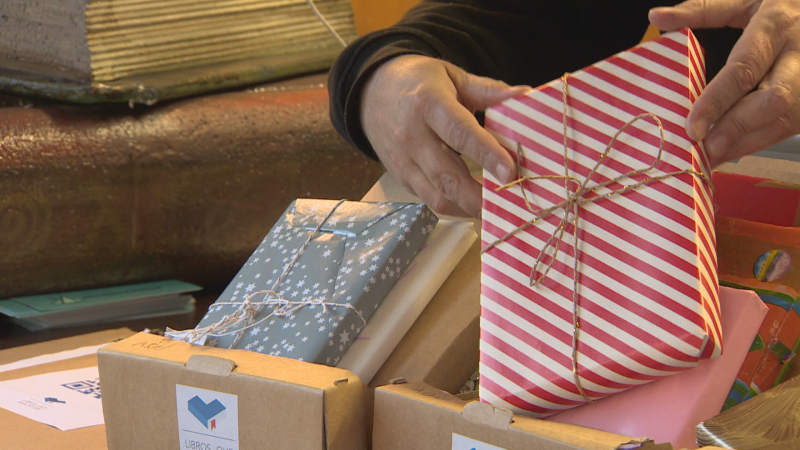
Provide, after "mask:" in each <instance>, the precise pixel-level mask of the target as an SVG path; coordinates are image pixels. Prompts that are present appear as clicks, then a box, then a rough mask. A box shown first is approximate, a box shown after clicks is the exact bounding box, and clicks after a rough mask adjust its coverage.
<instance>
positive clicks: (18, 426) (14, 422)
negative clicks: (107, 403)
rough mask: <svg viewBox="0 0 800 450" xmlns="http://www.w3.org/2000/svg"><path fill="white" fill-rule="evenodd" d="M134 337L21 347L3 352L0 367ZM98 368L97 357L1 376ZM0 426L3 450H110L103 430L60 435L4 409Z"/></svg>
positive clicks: (104, 334)
mask: <svg viewBox="0 0 800 450" xmlns="http://www.w3.org/2000/svg"><path fill="white" fill-rule="evenodd" d="M132 334H133V331H131V330H129V329H127V328H121V329H115V330H105V331H99V332H96V333H90V334H85V335H80V336H73V337H68V338H63V339H57V340H53V341H48V342H41V343H38V344H31V345H23V346H21V347H15V348H10V349H6V350H2V351H0V364H8V363H12V362H16V361H20V360H23V359H27V358H33V357H36V356H41V355H49V354H52V353H58V352H61V351H65V350H73V349H76V348H80V347H85V346H90V345H100V344H103V343H105V342H111V341H112V340H114V339H117V338H120V337H126V336H130V335H132ZM96 365H97V357H96V356H95V355H86V356H81V357H78V358H70V359H65V360H61V361H54V362H50V363H46V364H39V365H35V366H31V367H26V368H22V369H17V370H12V371H9V372H3V373H0V381H5V380H15V379H18V378H24V377H30V376H34V375H40V374H44V373H51V372H58V371H62V370H71V369H80V368H84V367H91V366H96ZM0 424H2V432H0V448H3V449H6V448H8V449H14V450H42V449H47V450H74V449H81V450H105V449H106V448H107V447H106V432H105V427H103V426H95V427H87V428H79V429H76V430H70V431H61V430H59V429H57V428H53V427H51V426H48V425H45V424H42V423H39V422H36V421H35V420H31V419H28V418H27V417H23V416H20V415H18V414H14V413H12V412H10V411H7V410H5V409H2V408H0Z"/></svg>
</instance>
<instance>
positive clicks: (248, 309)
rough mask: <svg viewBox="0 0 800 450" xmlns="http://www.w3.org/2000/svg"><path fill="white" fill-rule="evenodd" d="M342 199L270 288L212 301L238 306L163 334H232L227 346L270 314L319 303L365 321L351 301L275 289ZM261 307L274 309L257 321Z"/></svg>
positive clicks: (199, 337)
mask: <svg viewBox="0 0 800 450" xmlns="http://www.w3.org/2000/svg"><path fill="white" fill-rule="evenodd" d="M344 202H345V200H339V202H338V203H336V205H335V206H334V207H333V208H332V209H331V210H330V211H329V212H328V214H327V215H326V216H325V218H324V219H322V221H320V223H319V224H318V225H317V227H316V228H315V229H314V230H313V231H311V232H310V233H309V235H308V239H306V242H305V243H304V244H303V246H302V247H301V248H300V250H298V251H297V253H295V255H294V257H293V258H292V260H291V261H289V263H288V264H287V265H286V267H285V268H284V270H283V273H281V275H280V276H279V277H278V279H277V280H276V281H275V283H274V284H273V285H272V287H271V288H270V289H263V290H260V291H255V292H253V293H251V294H249V295H248V296H247V297H246V298H245V300H244V301H243V302H216V303H214V305H212V306H215V305H239V307H238V308H237V309H236V310H235V311H234V312H233V313H231V314H226V315H224V316H222V318H221V319H220V320H219V321H217V322H215V323H213V324H211V325H208V326H206V327H202V328H195V329H193V330H183V331H178V330H173V329H171V328H167V331H166V333H164V334H165V336H167V337H170V338H173V339H177V340H181V341H185V342H190V343H200V342H204V340H205V338H206V337H209V336H210V337H223V336H230V335H234V334H235V335H236V337H235V338H234V340H233V342H232V343H231V345H230V346H229V348H234V347H235V346H236V344H238V343H239V340H240V339H241V338H242V336H243V335H244V332H245V331H247V330H248V329H250V328H253V327H255V326H258V325H259V324H261V323H262V322H264V321H266V320H267V319H269V318H270V317H288V316H291V315H293V314H294V313H296V312H297V311H299V310H300V309H302V308H304V307H306V306H322V309H323V311H325V312H326V313H327V312H328V308H329V307H330V308H346V309H350V310H352V311H353V312H355V313H356V315H358V317H359V318H360V319H361V321H362V322H363V323H364V325H366V324H367V321H366V319H364V315H363V314H362V313H361V311H359V310H358V309H356V308H355V307H354V306H353V305H351V304H349V303H348V304H344V303H334V302H325V301H322V300H321V299H319V298H314V299H310V300H300V301H295V300H287V299H285V298H282V297H281V295H280V294H279V293H278V288H279V287H280V285H281V284H282V283H283V280H284V278H286V276H287V275H288V274H289V272H291V271H292V268H293V267H294V265H295V263H297V260H298V259H300V255H302V254H303V252H304V251H305V250H306V248H308V245H309V244H310V243H311V241H312V240H313V239H314V237H315V236H316V235H317V233H319V231H320V230H321V229H322V226H323V225H324V224H325V222H327V221H328V219H330V218H331V216H332V215H333V213H334V212H335V211H336V209H337V208H339V206H341V204H342V203H344ZM260 294H264V300H261V301H254V300H253V297H254V296H256V295H260ZM265 306H276V308H275V309H274V310H273V311H272V312H271V313H270V314H268V315H266V316H264V317H262V318H261V319H259V320H257V321H256V320H255V318H256V315H257V314H258V312H259V311H261V309H262V308H264V307H265Z"/></svg>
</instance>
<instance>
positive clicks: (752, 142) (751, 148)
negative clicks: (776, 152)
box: [709, 111, 800, 166]
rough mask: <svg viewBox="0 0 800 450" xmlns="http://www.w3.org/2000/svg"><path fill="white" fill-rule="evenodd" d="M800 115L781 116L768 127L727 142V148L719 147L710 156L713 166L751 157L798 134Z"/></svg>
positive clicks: (794, 113)
mask: <svg viewBox="0 0 800 450" xmlns="http://www.w3.org/2000/svg"><path fill="white" fill-rule="evenodd" d="M798 123H800V115H798V114H797V113H796V111H794V112H793V113H792V114H790V115H787V116H781V117H779V118H778V119H777V120H773V121H771V122H770V123H768V124H767V125H765V126H763V127H761V128H759V129H757V130H754V131H752V132H750V133H747V134H745V135H743V136H742V137H741V138H739V139H736V140H732V141H727V142H726V144H725V145H726V146H725V147H718V148H717V152H716V154H715V155H713V156H712V155H711V154H709V157H710V159H711V165H712V166H716V165H718V164H721V163H724V162H726V161H730V160H732V159H736V158H739V157H742V156H744V155H749V154H751V153H754V152H756V151H758V150H761V149H763V148H764V147H767V146H770V145H772V144H776V143H778V142H780V141H782V140H784V139H787V138H789V137H791V136H792V135H793V134H795V133H796V132H797V129H798V126H797V125H798Z"/></svg>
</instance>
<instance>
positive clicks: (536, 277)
mask: <svg viewBox="0 0 800 450" xmlns="http://www.w3.org/2000/svg"><path fill="white" fill-rule="evenodd" d="M568 78H569V73H565V74H564V75H563V76H562V77H561V81H562V83H563V90H562V100H563V103H564V112H563V115H562V123H563V126H564V175H541V176H525V177H520V178H518V179H516V180H514V181H512V182H510V183H507V184H504V185H502V186H500V187H498V188H497V189H496V191H498V192H499V191H501V190H505V189H510V188H512V187H514V186H519V188H520V192H521V193H522V198H523V200H524V201H525V207H526V208H527V209H528V210H529V211H531V212H532V213H533V214H534V215H535V216H536V217H534V218H533V219H532V220H530V221H528V222H525V223H523V224H522V225H520V226H519V227H517V228H516V229H514V230H512V231H510V232H509V233H506V234H505V235H504V236H503V237H501V238H499V239H497V240H495V241H494V242H492V243H491V244H489V245H488V246H486V248H484V249H483V250H481V253H485V252H487V251H489V250H490V249H492V248H494V247H495V246H497V245H498V244H500V243H502V242H505V241H506V240H508V239H509V238H511V237H512V236H514V235H516V234H517V233H519V232H520V231H522V230H525V229H526V228H528V227H529V226H533V225H536V223H537V222H539V221H541V220H544V219H547V218H548V217H550V216H551V215H553V214H555V213H556V212H557V211H560V210H561V209H563V210H564V216H563V217H562V218H561V221H560V222H559V224H558V226H557V227H556V229H555V231H553V234H552V235H551V236H550V238H549V239H548V240H547V242H545V244H544V247H543V248H542V250H541V251H540V252H539V256H538V257H537V258H536V261H535V262H534V264H533V267H532V268H531V275H530V285H531V287H536V286H539V284H540V283H541V282H542V281H543V280H545V279H546V278H547V275H548V273H549V272H550V269H552V268H553V265H554V264H555V262H556V258H557V257H558V253H559V251H560V249H561V243H562V242H563V238H564V232H565V229H566V227H567V224H568V222H569V217H570V216H571V217H572V221H571V223H572V227H573V233H574V235H575V243H574V244H573V253H574V255H573V261H574V264H573V267H572V270H573V272H572V274H573V277H572V280H573V289H572V306H573V309H572V325H573V332H572V375H573V378H574V381H575V387H576V388H577V389H578V392H579V393H580V395H581V396H582V397H583V399H584V400H586V401H587V402H593V401H594V400H593V399H591V398H589V396H588V395H587V394H586V392H585V391H584V389H583V386H582V384H581V377H580V375H579V373H578V354H579V342H580V329H581V322H580V294H579V290H578V288H579V278H578V267H579V266H578V261H579V256H580V249H579V244H580V237H579V234H578V218H579V212H580V208H582V207H585V206H586V205H589V204H592V203H595V202H598V201H600V200H603V199H610V198H613V197H615V196H618V195H623V194H625V193H627V192H629V191H632V190H636V189H638V188H640V187H642V186H646V185H649V184H651V183H654V182H657V181H661V180H664V179H667V178H671V177H674V176H677V175H682V174H690V175H692V176H694V177H696V178H698V179H699V180H700V181H702V182H704V183H706V184H707V185H708V186H709V187H712V188H713V186H712V184H711V178H710V176H709V175H708V174H707V173H706V172H705V166H704V165H703V164H700V167H701V168H702V170H703V172H698V171H695V170H692V169H687V170H679V171H674V172H669V173H665V174H662V175H657V176H648V178H645V179H644V180H642V181H639V182H636V183H633V184H629V185H623V186H622V187H621V188H618V189H614V190H611V191H610V192H608V193H606V194H603V195H599V194H597V191H598V190H599V189H603V188H607V187H608V186H610V185H612V184H615V183H617V184H622V180H624V179H625V178H632V177H634V176H637V175H641V174H646V173H647V172H649V171H651V170H653V169H655V168H656V166H657V165H658V163H660V162H661V157H662V154H663V152H664V143H665V142H666V139H665V137H664V126H663V125H662V123H661V119H659V118H658V116H656V115H655V114H653V113H644V114H639V115H638V116H636V117H634V118H632V119H631V120H629V121H628V122H626V123H625V124H624V125H623V126H622V127H620V128H619V130H617V132H616V133H615V134H614V136H613V137H612V138H611V140H610V141H609V142H608V145H606V148H605V150H604V151H603V153H602V154H601V155H600V157H599V158H598V159H597V163H596V164H595V166H594V167H593V168H592V170H591V171H590V172H589V175H588V176H587V177H586V178H585V179H584V180H583V181H582V182H581V181H580V180H579V179H578V178H577V177H575V176H572V175H570V170H569V162H570V160H569V140H568V138H567V133H568V131H569V127H568V124H567V119H568V117H569V85H568ZM645 118H652V119H653V120H654V121H655V123H656V124H657V125H658V130H659V132H660V135H661V136H660V138H661V139H660V142H659V145H658V153H657V154H656V157H655V158H654V159H653V163H652V164H650V165H649V166H646V167H644V168H639V169H633V170H631V171H629V172H627V173H625V174H622V175H620V176H618V177H616V178H613V179H609V180H607V181H604V182H602V183H598V184H596V185H594V186H592V187H588V186H587V185H588V184H589V181H590V180H591V179H592V178H593V177H594V175H595V173H596V172H597V170H598V169H599V168H600V167H601V166H602V165H603V164H604V162H605V160H606V158H607V157H608V154H609V153H610V152H611V149H612V148H613V146H614V143H615V142H616V141H617V139H618V138H619V136H620V135H621V134H622V133H624V132H625V130H627V129H628V127H630V126H632V125H633V124H634V123H636V122H637V121H639V120H643V119H645ZM516 150H517V173H518V174H521V169H522V166H523V164H522V161H523V157H524V156H523V151H522V144H520V143H519V142H518V143H517V149H516ZM537 180H564V191H565V199H564V200H563V201H562V202H560V203H558V204H557V205H554V206H551V207H549V208H545V209H536V208H535V207H534V206H533V205H532V204H531V202H530V200H529V199H528V194H527V192H526V190H525V188H524V186H523V183H524V182H525V181H537ZM571 187H575V190H574V191H573V190H571V189H570V188H571ZM587 194H595V196H594V197H590V198H586V197H585V196H586V195H587ZM550 248H552V249H553V250H552V256H551V259H550V263H549V264H548V265H547V267H546V268H545V269H544V271H540V269H539V266H540V264H542V261H543V259H544V256H545V255H546V254H548V253H549V252H548V250H549V249H550Z"/></svg>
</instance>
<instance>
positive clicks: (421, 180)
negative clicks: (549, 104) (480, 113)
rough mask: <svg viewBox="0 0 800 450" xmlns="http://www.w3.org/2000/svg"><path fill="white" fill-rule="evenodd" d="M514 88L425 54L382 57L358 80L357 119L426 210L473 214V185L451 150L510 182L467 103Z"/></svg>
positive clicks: (507, 168) (510, 168)
mask: <svg viewBox="0 0 800 450" xmlns="http://www.w3.org/2000/svg"><path fill="white" fill-rule="evenodd" d="M454 79H455V80H457V83H458V85H456V82H455V81H454ZM521 90H522V89H520V88H516V89H515V88H510V87H508V86H507V85H505V84H503V83H499V82H492V81H491V80H488V79H485V78H479V77H471V76H467V75H466V73H464V72H463V71H460V69H457V68H455V66H450V65H448V64H447V63H444V62H442V61H439V60H435V59H432V58H427V57H421V56H416V55H407V56H401V57H398V58H395V59H393V60H390V61H389V62H387V63H384V65H382V66H381V67H380V68H379V69H378V70H377V71H376V72H375V73H374V74H373V76H372V77H371V79H370V80H368V82H367V84H366V85H365V87H364V91H363V92H362V96H361V99H362V102H361V111H360V116H361V124H362V128H363V130H364V133H365V135H366V136H367V138H368V139H369V141H370V143H371V144H372V147H373V148H374V149H375V152H376V153H377V155H378V157H379V158H380V160H381V161H382V162H383V164H384V165H385V166H386V168H387V170H389V172H390V173H392V174H393V175H394V176H395V177H396V178H397V179H398V180H399V181H400V182H401V183H403V184H404V185H405V186H406V187H407V188H408V189H409V190H410V191H412V192H414V193H415V194H416V195H418V196H419V197H420V198H421V199H422V200H423V201H424V202H425V203H426V204H428V205H429V206H430V207H431V208H432V209H433V210H434V211H436V212H438V213H443V214H449V215H472V216H479V215H480V211H481V187H480V184H478V183H477V182H476V181H475V180H473V179H472V178H471V176H470V173H469V170H468V169H467V167H466V164H465V163H464V161H462V160H461V158H460V156H459V155H458V154H457V153H456V152H454V151H453V150H452V149H455V150H456V151H457V152H459V153H463V154H465V155H468V156H470V157H471V158H473V159H474V160H475V161H477V162H479V163H481V164H482V165H483V166H484V167H486V168H487V169H488V170H489V171H491V172H493V173H494V174H495V176H497V177H498V178H499V179H507V180H509V181H511V180H512V179H513V176H514V167H515V166H514V163H513V160H512V159H511V157H510V156H509V154H508V152H507V151H506V150H505V149H504V148H503V147H501V146H500V144H498V143H497V141H496V140H495V139H494V138H493V137H492V136H491V135H490V134H489V133H488V132H487V131H486V130H484V129H483V128H482V127H481V126H480V125H479V124H478V122H477V120H476V119H475V117H474V116H473V114H472V112H471V111H470V109H473V108H475V109H482V108H484V107H485V105H487V104H489V103H492V102H495V101H501V100H502V99H504V98H507V97H509V96H512V95H515V94H517V93H518V92H520V91H521ZM467 104H468V105H469V106H465V105H467Z"/></svg>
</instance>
